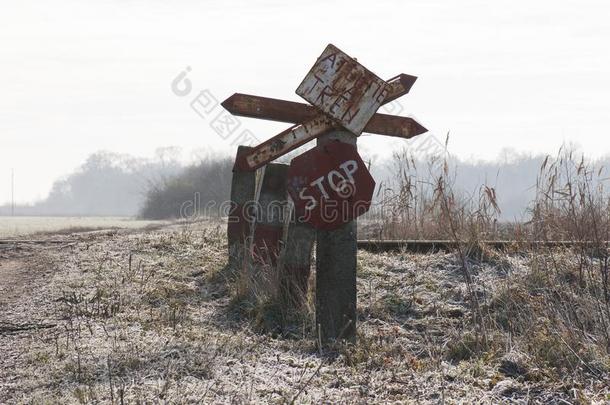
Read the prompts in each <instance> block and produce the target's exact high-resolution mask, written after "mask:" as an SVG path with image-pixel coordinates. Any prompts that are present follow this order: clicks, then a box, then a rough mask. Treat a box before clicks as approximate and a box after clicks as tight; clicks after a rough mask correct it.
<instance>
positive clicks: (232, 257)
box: [227, 146, 255, 274]
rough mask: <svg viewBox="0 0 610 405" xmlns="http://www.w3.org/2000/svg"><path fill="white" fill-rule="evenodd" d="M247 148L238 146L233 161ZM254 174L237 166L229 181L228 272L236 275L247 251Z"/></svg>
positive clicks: (241, 267) (242, 265) (248, 148)
mask: <svg viewBox="0 0 610 405" xmlns="http://www.w3.org/2000/svg"><path fill="white" fill-rule="evenodd" d="M251 149H252V148H250V147H248V146H238V148H237V155H236V158H235V161H236V162H237V161H238V157H239V156H240V155H242V154H243V153H246V152H247V151H249V150H251ZM254 188H255V172H254V171H242V170H240V169H239V168H238V167H237V166H235V167H234V168H233V179H232V181H231V202H230V206H229V218H228V221H227V239H228V245H229V271H230V272H231V273H233V274H234V273H236V272H238V271H242V270H243V267H244V258H245V252H246V251H247V250H248V247H247V246H246V243H247V241H248V238H249V235H250V226H251V223H250V222H249V221H250V220H251V218H248V215H247V214H246V211H247V210H250V211H252V209H251V207H252V202H253V200H254Z"/></svg>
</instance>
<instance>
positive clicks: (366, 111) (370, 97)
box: [296, 44, 390, 135]
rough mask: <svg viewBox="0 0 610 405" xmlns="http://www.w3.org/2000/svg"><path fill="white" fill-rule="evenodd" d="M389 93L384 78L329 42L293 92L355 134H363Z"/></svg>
mask: <svg viewBox="0 0 610 405" xmlns="http://www.w3.org/2000/svg"><path fill="white" fill-rule="evenodd" d="M389 92H390V88H389V86H388V84H387V83H386V82H385V81H383V80H382V79H380V78H379V77H377V76H376V75H375V74H374V73H372V72H371V71H369V70H368V69H366V68H365V67H364V66H362V65H361V64H359V63H358V62H356V60H355V59H353V58H351V57H350V56H349V55H347V54H346V53H344V52H343V51H341V50H340V49H339V48H337V47H336V46H334V45H332V44H329V45H328V46H327V47H326V49H324V52H322V55H320V57H319V58H318V60H317V61H316V63H315V64H314V65H313V67H312V68H311V70H310V71H309V73H307V76H305V79H303V82H302V83H301V85H300V86H299V87H298V88H297V91H296V93H297V94H298V95H299V96H301V97H303V98H304V99H305V100H307V101H309V102H310V103H311V104H313V105H314V106H316V107H318V108H319V109H320V110H321V111H322V112H324V113H325V114H326V115H327V116H329V117H331V118H333V119H335V120H336V121H337V122H339V123H340V124H341V126H343V127H344V128H345V129H347V130H349V131H350V132H352V133H354V134H355V135H360V134H361V133H362V130H363V129H364V127H365V126H366V124H367V122H369V120H370V119H371V117H372V116H373V114H375V112H376V111H377V109H378V108H379V106H381V104H382V103H383V102H384V100H385V99H386V97H387V96H388V95H389Z"/></svg>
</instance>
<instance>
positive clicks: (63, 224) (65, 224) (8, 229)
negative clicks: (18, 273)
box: [0, 217, 165, 239]
mask: <svg viewBox="0 0 610 405" xmlns="http://www.w3.org/2000/svg"><path fill="white" fill-rule="evenodd" d="M162 223H165V222H164V221H142V220H136V219H133V218H128V217H0V239H2V238H14V237H21V236H26V235H32V234H36V233H41V232H47V233H49V232H58V231H70V230H85V229H89V230H94V229H109V228H142V227H146V226H151V225H156V224H162Z"/></svg>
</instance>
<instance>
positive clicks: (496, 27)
mask: <svg viewBox="0 0 610 405" xmlns="http://www.w3.org/2000/svg"><path fill="white" fill-rule="evenodd" d="M1 4H2V5H1V6H0V137H1V138H0V140H1V143H0V203H2V202H4V201H8V200H9V199H10V170H11V168H14V169H15V173H16V182H17V188H16V197H17V200H18V201H20V202H25V201H32V200H35V199H39V198H43V197H44V196H46V194H47V193H48V191H49V189H50V187H51V185H52V183H53V181H54V180H55V179H56V178H58V177H59V176H62V175H65V174H68V173H70V172H71V171H72V170H73V169H74V168H75V167H76V166H78V165H79V164H81V163H82V162H83V161H84V159H85V158H86V157H87V155H89V154H90V153H92V152H95V151H97V150H100V149H105V150H110V151H115V152H125V153H130V154H134V155H138V156H150V155H152V154H153V153H154V150H155V149H156V148H157V147H161V146H170V145H177V146H181V147H183V148H184V149H185V150H187V151H189V150H193V149H201V148H205V150H209V151H211V152H212V153H223V154H228V153H231V154H233V153H234V151H233V147H232V146H231V145H230V143H229V142H227V141H225V140H222V139H221V138H220V137H219V136H218V135H217V134H215V133H214V132H213V131H212V130H211V129H210V128H209V126H208V122H206V121H205V120H203V119H202V118H200V117H199V116H198V115H196V114H195V113H194V112H193V110H191V108H190V107H189V102H190V100H191V99H192V97H191V96H188V97H184V98H180V97H178V96H176V95H175V94H173V93H172V91H171V90H170V83H171V81H172V80H173V79H174V77H176V76H177V75H178V74H179V73H180V72H181V71H182V70H183V69H184V68H185V67H186V66H190V67H191V69H192V71H191V73H190V74H189V76H188V77H189V79H190V80H191V81H192V84H193V94H195V93H196V92H198V91H199V90H203V89H209V90H210V91H211V92H212V93H213V94H214V95H215V96H216V97H217V98H218V99H219V100H223V99H225V98H226V97H228V96H229V95H231V94H232V93H234V92H243V93H251V94H258V95H263V96H269V97H277V98H285V99H291V100H297V101H298V100H299V97H298V96H297V95H296V94H295V93H294V91H295V89H296V88H297V86H298V85H299V83H300V81H301V80H302V78H303V77H304V76H305V74H306V73H307V71H308V70H309V68H310V67H311V65H312V64H313V62H314V61H315V59H316V57H317V56H318V55H319V54H320V53H321V52H322V50H323V49H324V47H325V46H326V44H327V43H333V44H335V45H337V46H338V47H339V48H341V49H342V50H343V51H345V52H347V53H348V54H350V55H351V56H354V57H357V58H358V61H359V62H361V63H362V64H364V65H365V66H367V67H368V68H369V69H370V70H372V71H373V72H375V73H376V74H377V75H379V76H380V77H382V78H390V77H392V76H394V75H396V74H398V73H401V72H402V73H409V74H413V75H416V76H418V77H419V79H418V81H417V82H416V84H415V86H414V87H413V89H412V91H411V94H408V95H407V96H405V97H403V98H402V99H401V104H402V106H403V107H404V110H403V112H402V113H401V114H402V115H413V116H415V117H417V119H418V120H419V121H420V122H421V123H422V124H423V125H424V126H426V127H427V128H428V129H430V130H431V131H432V132H433V133H434V134H437V135H438V136H439V137H440V138H442V137H444V134H445V133H446V132H447V131H449V130H450V131H451V138H450V145H449V148H450V151H451V153H453V154H455V155H458V156H461V157H467V158H469V157H472V158H481V159H491V158H494V157H496V156H497V155H498V153H499V152H500V151H501V150H502V148H505V147H511V148H514V149H516V150H518V151H528V152H549V153H552V152H555V151H556V150H557V148H558V147H559V146H560V145H561V144H562V143H563V142H575V143H577V144H579V145H580V146H581V147H582V150H583V151H584V152H585V153H587V154H589V155H591V156H593V157H596V156H600V155H603V154H607V153H608V152H610V137H609V136H608V135H607V131H608V129H609V128H610V114H609V111H608V110H609V109H608V96H609V95H610V75H609V74H610V52H608V49H609V47H610V23H608V21H610V5H609V4H608V3H607V2H603V1H547V0H544V1H533V0H529V1H515V0H512V1H493V2H491V1H474V0H462V1H459V2H458V1H434V0H428V1H418V2H415V1H395V2H391V1H372V0H370V1H366V2H364V1H354V0H352V1H321V0H315V1H307V2H294V1H293V2H287V1H272V0H268V1H258V2H256V1H246V0H241V1H234V2H231V3H229V2H221V1H187V0H184V1H173V2H169V1H164V2H162V1H154V0H150V1H130V0H123V1H118V0H106V1H102V0H100V1H91V0H78V1H73V0H58V1H53V2H51V1H48V0H47V1H39V2H34V1H27V0H19V1H8V0H3V1H2V3H1ZM242 126H243V127H245V128H248V129H250V130H251V131H253V132H254V133H255V134H256V135H257V136H258V138H259V139H261V140H264V139H266V138H268V137H271V136H272V135H275V134H276V133H278V132H279V131H280V130H282V129H284V128H285V127H287V125H286V124H279V123H271V122H264V121H257V120H252V119H243V120H242ZM406 142H407V141H404V140H396V139H389V138H384V137H381V136H367V137H364V138H362V139H361V142H360V145H361V147H362V148H363V149H365V150H366V151H367V152H368V153H369V154H378V155H380V156H383V155H387V154H388V153H390V152H391V151H392V150H393V149H395V148H397V147H399V146H400V145H401V144H402V145H404V144H405V143H406Z"/></svg>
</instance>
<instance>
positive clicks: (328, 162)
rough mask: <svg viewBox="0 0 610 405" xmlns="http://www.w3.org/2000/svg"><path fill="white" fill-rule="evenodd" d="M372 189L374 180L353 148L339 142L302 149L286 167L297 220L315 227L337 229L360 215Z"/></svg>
mask: <svg viewBox="0 0 610 405" xmlns="http://www.w3.org/2000/svg"><path fill="white" fill-rule="evenodd" d="M374 189H375V180H373V177H372V176H371V174H370V173H369V171H368V169H367V168H366V165H365V164H364V162H363V161H362V158H361V157H360V155H358V151H357V150H356V147H355V146H353V145H349V144H346V143H342V142H330V143H328V144H326V145H323V146H317V147H315V148H314V149H311V150H309V151H307V152H305V153H304V154H302V155H300V156H298V157H296V158H294V159H293V160H292V162H291V163H290V169H289V170H288V193H289V194H290V196H291V198H292V200H293V201H294V206H295V214H296V217H297V220H301V221H303V222H306V223H308V224H310V225H311V226H313V227H314V228H316V229H323V230H332V229H337V228H339V227H340V226H341V225H343V224H346V223H348V222H350V221H352V220H353V219H355V218H357V217H358V216H360V215H362V214H364V213H365V212H366V211H368V209H369V208H370V205H371V198H372V197H373V192H374Z"/></svg>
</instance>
